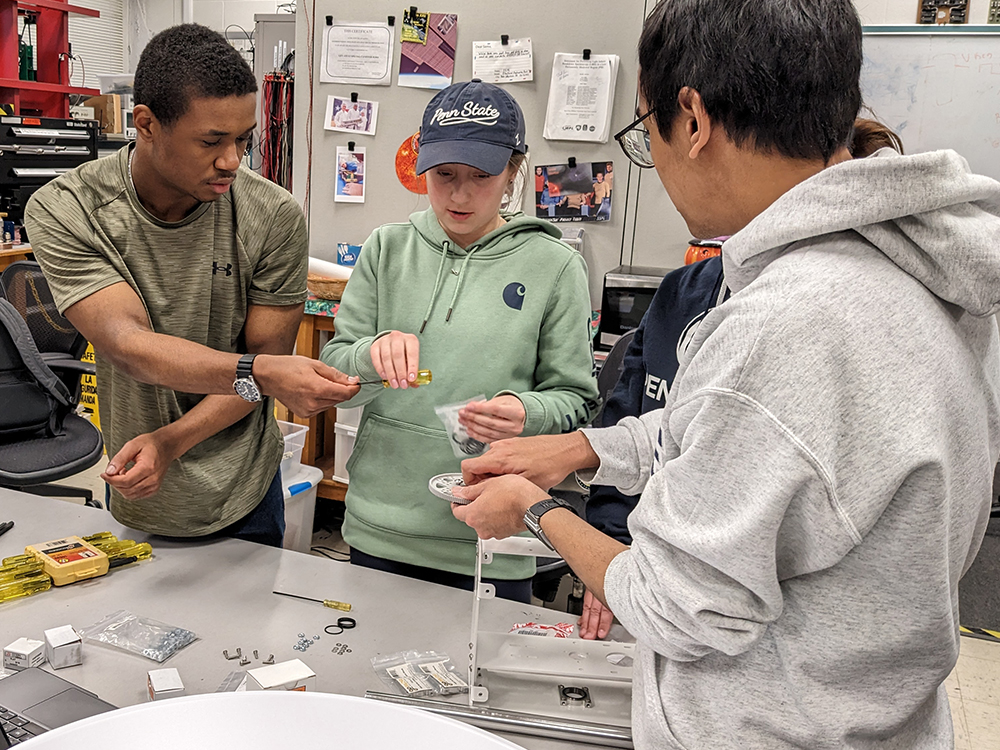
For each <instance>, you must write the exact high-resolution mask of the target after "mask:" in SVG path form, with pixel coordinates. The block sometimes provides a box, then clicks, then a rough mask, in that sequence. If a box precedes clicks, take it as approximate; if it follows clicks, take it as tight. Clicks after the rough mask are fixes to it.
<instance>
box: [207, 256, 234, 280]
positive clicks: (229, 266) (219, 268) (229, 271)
mask: <svg viewBox="0 0 1000 750" xmlns="http://www.w3.org/2000/svg"><path fill="white" fill-rule="evenodd" d="M219 271H225V273H226V276H232V275H233V264H232V263H226V265H224V266H220V265H219V264H218V263H216V262H215V261H214V260H213V261H212V275H213V276H215V274H217V273H218V272H219Z"/></svg>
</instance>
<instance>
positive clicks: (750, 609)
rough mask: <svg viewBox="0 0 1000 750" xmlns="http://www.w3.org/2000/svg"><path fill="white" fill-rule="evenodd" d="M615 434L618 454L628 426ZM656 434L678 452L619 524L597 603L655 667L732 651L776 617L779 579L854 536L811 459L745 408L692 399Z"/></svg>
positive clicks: (830, 555)
mask: <svg viewBox="0 0 1000 750" xmlns="http://www.w3.org/2000/svg"><path fill="white" fill-rule="evenodd" d="M636 421H637V420H636ZM631 427H633V428H634V425H632V426H631ZM616 429H618V430H619V432H618V433H617V434H618V435H619V437H622V438H623V440H622V442H623V443H624V444H626V445H627V442H628V441H627V439H626V437H625V436H626V432H627V431H628V430H629V426H625V427H624V428H623V427H622V426H619V428H616ZM663 429H664V430H669V431H670V433H671V435H670V438H671V440H670V442H672V443H673V444H676V445H679V446H680V449H679V450H680V453H679V455H677V456H676V457H669V458H671V460H669V461H667V462H666V463H664V464H662V468H660V469H659V470H657V471H656V472H655V473H654V474H653V475H652V477H650V479H649V481H648V482H647V484H646V488H645V492H644V493H643V496H642V500H641V501H640V503H639V505H638V507H637V508H636V510H635V511H634V512H633V513H632V515H631V516H630V517H629V531H630V532H631V534H632V538H633V544H632V547H631V548H630V550H628V551H627V552H624V553H622V554H620V555H619V556H618V557H617V558H615V560H614V561H613V562H612V564H611V566H610V567H609V568H608V571H607V574H606V576H605V581H604V586H605V592H606V595H607V597H608V604H609V606H610V607H611V609H612V610H613V611H614V613H615V614H616V615H617V616H618V618H619V619H620V620H621V622H622V624H623V625H625V627H626V628H628V630H629V632H631V633H632V634H633V635H635V636H636V638H637V639H638V640H639V641H641V642H644V643H646V644H648V645H649V646H650V647H651V648H652V649H653V650H654V651H656V652H657V653H659V654H662V655H664V656H666V657H667V658H670V659H676V660H680V661H691V660H695V659H699V658H701V657H703V656H705V655H706V654H708V653H710V652H712V651H721V652H723V653H725V654H729V655H735V654H739V653H742V652H744V651H747V650H748V649H749V648H750V647H751V646H753V645H754V643H755V642H756V641H757V640H758V639H759V638H760V637H761V635H762V634H763V632H764V631H765V629H766V628H767V626H768V624H769V623H771V622H774V620H776V619H777V618H778V616H779V615H780V614H781V612H782V607H783V595H782V590H781V582H782V581H784V580H786V579H789V578H791V577H794V576H800V575H805V574H807V573H809V572H813V571H816V570H821V569H823V568H826V567H829V566H831V565H833V564H834V563H836V562H837V561H838V560H840V559H841V558H842V557H843V556H844V555H845V554H847V552H848V551H850V549H851V548H852V547H853V546H854V545H855V544H857V543H858V542H859V541H860V536H859V535H858V533H857V531H855V530H854V529H853V526H852V525H851V524H850V523H849V521H848V520H847V519H846V517H845V516H844V514H843V512H842V510H841V508H840V507H839V504H838V502H837V498H836V497H835V495H834V492H833V487H832V483H831V481H830V478H829V477H828V476H826V474H825V472H824V471H823V469H822V467H821V466H820V465H819V463H818V461H817V460H816V458H815V457H814V456H813V455H812V454H811V453H810V452H809V450H808V449H807V448H806V447H805V445H804V444H803V443H802V442H801V441H800V440H799V439H798V438H797V437H796V436H795V435H794V434H792V433H791V432H790V431H789V430H788V428H787V427H786V426H784V425H783V424H781V423H780V422H779V421H778V420H777V419H776V418H775V417H774V416H773V415H772V414H770V413H768V411H767V410H766V409H765V408H764V407H763V406H761V405H760V404H759V403H757V402H755V401H754V400H753V399H751V398H749V397H747V396H745V395H743V394H740V393H738V392H735V391H727V390H723V389H711V390H708V391H702V392H700V393H698V394H695V395H694V396H693V397H692V398H690V399H689V400H687V401H686V403H683V404H677V405H676V406H675V407H674V409H673V411H672V412H671V415H670V418H669V420H668V422H667V423H664V425H663ZM630 434H635V433H634V432H633V433H630ZM609 437H614V436H613V435H612V436H609ZM598 444H599V445H602V449H606V448H607V446H606V445H603V444H602V443H601V441H598ZM762 446H766V449H764V450H761V447H762ZM598 453H599V455H601V450H598ZM607 453H608V452H607V451H606V452H605V454H607ZM601 458H602V467H603V462H604V459H605V455H601ZM612 463H616V461H615V459H614V458H612ZM779 477H780V481H776V478H779Z"/></svg>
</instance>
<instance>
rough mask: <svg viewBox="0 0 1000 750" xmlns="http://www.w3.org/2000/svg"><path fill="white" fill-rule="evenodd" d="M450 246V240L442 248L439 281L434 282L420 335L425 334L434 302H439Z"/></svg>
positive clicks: (438, 273)
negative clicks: (438, 297)
mask: <svg viewBox="0 0 1000 750" xmlns="http://www.w3.org/2000/svg"><path fill="white" fill-rule="evenodd" d="M450 246H451V243H450V242H448V240H445V241H444V244H443V245H442V246H441V249H442V253H441V264H440V265H439V266H438V272H437V279H435V280H434V291H433V292H431V303H430V304H429V305H427V312H426V313H424V322H423V323H421V324H420V330H419V331H417V333H418V334H421V333H423V332H424V327H425V326H426V325H427V321H428V319H429V318H430V317H431V311H432V310H433V309H434V302H435V301H436V300H437V296H438V292H439V291H441V282H442V280H443V279H444V266H445V263H446V262H447V261H448V249H449V247H450ZM454 302H455V300H452V303H453V304H454ZM450 312H451V311H450V310H449V314H450Z"/></svg>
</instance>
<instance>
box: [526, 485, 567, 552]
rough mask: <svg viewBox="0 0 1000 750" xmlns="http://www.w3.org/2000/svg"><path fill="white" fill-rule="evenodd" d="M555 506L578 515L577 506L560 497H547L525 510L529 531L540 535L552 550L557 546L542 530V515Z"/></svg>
mask: <svg viewBox="0 0 1000 750" xmlns="http://www.w3.org/2000/svg"><path fill="white" fill-rule="evenodd" d="M555 508H566V509H567V510H570V511H573V515H576V508H574V507H573V506H572V505H570V504H569V503H568V502H566V501H565V500H562V499H560V498H558V497H549V498H546V499H545V500H542V501H541V502H538V503H535V504H534V505H532V506H531V507H530V508H528V510H526V511H525V512H524V525H525V526H527V527H528V531H530V532H531V533H532V534H534V535H535V536H536V537H538V539H539V541H541V543H542V544H544V545H545V546H546V547H548V548H549V549H551V550H554V549H555V547H553V546H552V542H550V541H549V538H548V537H547V536H545V532H544V531H542V525H541V521H542V516H544V515H545V514H546V513H548V512H549V511H550V510H553V509H555Z"/></svg>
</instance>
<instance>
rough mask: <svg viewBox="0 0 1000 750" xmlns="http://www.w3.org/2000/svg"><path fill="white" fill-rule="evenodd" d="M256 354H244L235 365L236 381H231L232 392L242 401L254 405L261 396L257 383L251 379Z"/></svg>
mask: <svg viewBox="0 0 1000 750" xmlns="http://www.w3.org/2000/svg"><path fill="white" fill-rule="evenodd" d="M256 356H257V355H256V354H244V355H243V356H242V357H240V361H239V362H238V363H237V364H236V380H235V381H233V390H234V391H236V393H237V394H239V397H240V398H242V399H243V400H244V401H249V402H251V403H255V402H257V401H260V400H261V399H262V398H263V396H262V394H261V392H260V388H259V387H258V386H257V381H256V380H254V379H253V361H254V358H255V357H256Z"/></svg>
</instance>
